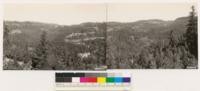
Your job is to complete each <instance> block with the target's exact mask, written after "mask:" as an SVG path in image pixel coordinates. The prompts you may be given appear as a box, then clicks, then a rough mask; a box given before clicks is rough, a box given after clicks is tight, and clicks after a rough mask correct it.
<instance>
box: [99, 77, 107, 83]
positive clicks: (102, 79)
mask: <svg viewBox="0 0 200 91" xmlns="http://www.w3.org/2000/svg"><path fill="white" fill-rule="evenodd" d="M97 82H98V83H105V82H106V78H105V77H98V78H97Z"/></svg>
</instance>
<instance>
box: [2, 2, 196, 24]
mask: <svg viewBox="0 0 200 91" xmlns="http://www.w3.org/2000/svg"><path fill="white" fill-rule="evenodd" d="M192 5H194V3H154V4H153V3H132V4H128V3H112V4H111V3H110V4H107V5H106V4H103V3H99V4H95V3H92V4H44V3H43V4H30V3H29V4H28V3H26V4H5V6H4V19H5V20H16V21H38V22H47V23H57V24H65V25H71V24H79V23H82V22H102V21H106V14H107V21H119V22H133V21H137V20H143V19H163V20H173V19H175V18H177V17H181V16H187V15H188V14H189V11H190V7H191V6H192ZM106 6H107V11H108V12H107V13H106Z"/></svg>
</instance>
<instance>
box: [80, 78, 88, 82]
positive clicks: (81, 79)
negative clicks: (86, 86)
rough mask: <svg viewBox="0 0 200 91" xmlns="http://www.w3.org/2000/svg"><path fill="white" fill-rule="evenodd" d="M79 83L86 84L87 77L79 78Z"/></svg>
mask: <svg viewBox="0 0 200 91" xmlns="http://www.w3.org/2000/svg"><path fill="white" fill-rule="evenodd" d="M80 82H81V83H85V82H88V79H87V77H81V78H80Z"/></svg>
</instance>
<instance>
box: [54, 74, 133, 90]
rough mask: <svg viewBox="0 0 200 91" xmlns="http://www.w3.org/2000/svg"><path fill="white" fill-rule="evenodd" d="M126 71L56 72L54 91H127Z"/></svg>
mask: <svg viewBox="0 0 200 91" xmlns="http://www.w3.org/2000/svg"><path fill="white" fill-rule="evenodd" d="M131 81H132V79H131V75H130V74H127V73H66V72H65V73H64V72H63V73H56V75H55V82H56V91H128V90H130V88H131V83H132V82H131Z"/></svg>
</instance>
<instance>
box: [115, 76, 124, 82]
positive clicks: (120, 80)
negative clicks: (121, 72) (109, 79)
mask: <svg viewBox="0 0 200 91" xmlns="http://www.w3.org/2000/svg"><path fill="white" fill-rule="evenodd" d="M122 82H123V78H122V77H115V83H122Z"/></svg>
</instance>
